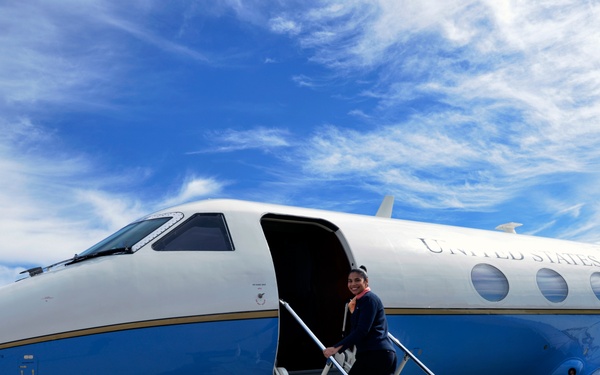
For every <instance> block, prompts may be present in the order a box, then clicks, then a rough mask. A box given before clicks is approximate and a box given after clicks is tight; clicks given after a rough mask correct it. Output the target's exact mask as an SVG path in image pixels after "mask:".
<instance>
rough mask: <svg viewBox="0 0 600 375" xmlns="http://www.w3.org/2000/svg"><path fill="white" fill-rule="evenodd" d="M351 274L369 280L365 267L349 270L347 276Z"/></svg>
mask: <svg viewBox="0 0 600 375" xmlns="http://www.w3.org/2000/svg"><path fill="white" fill-rule="evenodd" d="M353 272H354V273H357V274H359V275H360V276H361V277H362V278H363V279H365V280H367V279H368V278H369V275H367V267H365V266H360V267H358V268H353V269H351V270H350V272H348V274H351V273H353Z"/></svg>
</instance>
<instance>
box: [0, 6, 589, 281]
mask: <svg viewBox="0 0 600 375" xmlns="http://www.w3.org/2000/svg"><path fill="white" fill-rule="evenodd" d="M599 16H600V3H599V2H598V1H585V2H584V1H580V2H574V1H547V2H513V1H501V2H499V1H452V0H443V1H442V0H440V1H436V0H428V1H418V2H415V1H386V0H379V1H376V0H369V1H358V0H344V1H328V0H322V1H268V0H261V1H243V2H242V1H237V0H227V1H218V0H210V1H192V0H189V1H186V0H178V1H143V0H137V1H135V0H134V1H127V2H123V1H110V0H106V1H101V0H89V1H86V0H61V1H52V2H47V1H36V0H32V1H18V0H6V1H3V2H1V3H0V30H1V32H0V49H1V51H2V53H1V54H0V127H1V129H2V131H1V132H0V174H1V175H2V181H3V183H2V186H1V187H0V207H2V211H3V215H2V216H1V217H0V228H2V229H1V231H2V237H3V241H2V243H1V244H0V283H7V282H10V281H12V280H14V279H15V277H16V275H17V274H18V272H19V271H21V270H23V269H25V268H27V267H31V266H37V265H48V264H50V263H53V262H56V261H59V260H62V259H65V258H68V257H71V256H73V254H75V253H79V252H81V251H83V250H85V249H86V248H88V247H89V246H91V245H92V244H94V243H95V242H97V241H99V240H100V239H102V238H103V237H105V236H106V235H108V234H110V233H111V232H113V231H114V230H116V229H118V228H120V227H121V226H123V225H125V224H127V223H128V222H129V221H131V220H133V219H136V218H138V217H140V216H142V215H145V214H147V213H150V212H153V211H155V210H158V209H161V208H164V207H167V206H170V205H174V204H177V203H181V202H185V201H190V200H196V199H205V198H217V197H230V198H237V199H245V200H255V201H263V202H272V203H280V204H288V205H296V206H307V207H316V208H322V209H330V210H338V211H345V212H353V213H363V214H369V215H370V214H374V213H375V212H376V211H377V208H378V206H379V204H380V202H381V200H382V198H383V196H384V195H394V196H395V198H396V203H395V206H394V214H393V215H394V217H398V218H404V219H410V220H418V221H429V222H436V223H443V224H451V225H460V226H467V227H476V228H483V229H491V230H493V229H494V228H495V227H496V226H497V225H498V224H502V223H505V222H509V221H515V222H520V223H523V224H524V225H523V226H522V227H520V228H518V231H519V232H520V233H526V234H531V235H537V236H545V237H557V238H565V239H573V240H580V241H585V242H595V243H598V242H600V231H599V230H598V228H599V227H600V206H599V203H598V202H599V196H600V189H598V187H597V186H598V185H599V183H600V168H598V167H599V161H600V117H599V115H600V68H599V67H600V49H599V48H597V45H598V40H600V23H599V22H597V20H598V18H599Z"/></svg>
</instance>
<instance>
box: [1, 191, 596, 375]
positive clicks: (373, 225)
mask: <svg viewBox="0 0 600 375" xmlns="http://www.w3.org/2000/svg"><path fill="white" fill-rule="evenodd" d="M198 218H200V219H198ZM204 218H207V219H206V220H204ZM197 222H202V223H204V222H206V223H209V224H202V225H205V226H206V227H202V225H199V224H195V223H197ZM221 222H222V225H221V224H220V223H221ZM136 223H138V224H139V225H140V226H138V227H137V228H140V227H141V226H143V225H145V223H156V225H155V226H152V225H154V224H152V225H149V226H148V227H149V228H150V229H146V230H148V231H150V233H145V232H143V231H142V230H141V229H140V233H144V234H143V238H140V239H139V241H138V242H136V243H127V244H123V245H124V246H125V247H126V248H127V251H123V252H115V253H114V254H112V255H111V254H104V255H106V256H91V257H89V258H88V259H84V258H81V259H76V260H71V261H69V262H64V263H61V264H59V265H56V266H53V267H49V268H47V269H46V270H45V272H43V273H40V274H37V275H34V276H31V277H28V278H26V279H23V280H21V281H18V282H15V283H13V284H11V285H8V286H5V287H2V288H0V306H1V308H0V322H1V324H2V328H1V329H0V374H27V375H29V374H32V375H58V374H60V375H64V374H111V375H114V374H128V375H129V374H144V375H148V374H165V375H166V374H198V373H201V374H215V375H216V374H219V375H223V374H247V375H252V374H257V375H258V374H264V375H267V374H272V373H273V369H274V367H283V368H286V369H287V370H288V371H290V372H294V371H303V370H311V369H318V368H322V367H323V366H324V364H325V359H324V358H323V356H322V354H321V351H320V350H319V348H318V347H317V346H316V345H315V344H314V343H313V342H312V341H311V340H310V338H309V337H308V335H306V333H305V332H304V331H302V329H301V328H300V327H299V325H298V324H297V323H296V322H295V321H293V319H292V318H291V317H290V316H289V314H288V313H287V312H286V311H285V310H284V309H281V308H280V304H279V300H280V299H283V300H285V301H286V302H288V303H289V304H290V306H292V307H293V308H294V309H295V311H296V312H297V313H298V315H299V316H300V317H301V318H302V319H303V320H304V322H305V323H306V324H307V326H309V327H310V328H311V330H312V331H313V332H314V333H315V335H316V336H318V337H319V338H320V339H321V341H322V342H323V343H324V344H325V345H332V344H334V343H335V342H337V341H339V339H340V338H341V327H342V320H343V316H344V305H345V303H346V302H347V301H348V299H349V298H350V297H351V294H350V292H349V291H348V289H347V287H346V278H347V274H348V271H349V270H350V268H352V267H357V266H359V265H366V266H367V268H368V272H369V285H370V287H371V288H372V290H373V291H374V292H375V293H376V294H377V295H378V296H379V297H380V298H381V300H382V301H383V303H384V305H385V308H386V314H387V317H388V322H389V327H390V332H391V333H392V334H393V335H394V336H395V337H397V338H398V339H399V340H400V341H401V342H402V343H403V344H404V345H405V346H406V347H408V348H409V349H410V350H411V351H412V352H413V353H414V354H415V355H417V357H418V358H419V359H420V360H421V361H422V362H423V363H424V364H425V365H427V366H428V367H429V368H430V369H431V370H432V371H433V372H435V373H437V374H444V375H453V374H461V375H464V374H487V375H494V374H498V375H504V374H509V373H527V374H529V375H559V374H564V375H566V374H567V371H568V369H569V368H575V369H576V370H577V374H578V375H580V374H583V375H599V374H600V341H597V340H600V324H599V323H600V310H599V308H600V251H599V250H600V246H596V245H591V244H583V243H576V242H569V241H562V240H553V239H546V238H537V237H531V236H525V235H517V234H509V233H500V232H491V231H482V230H475V229H466V228H458V227H449V226H443V225H435V224H426V223H416V222H408V221H402V220H396V219H389V218H381V217H369V216H363V215H354V214H344V213H336V212H329V211H322V210H315V209H304V208H297V207H286V206H278V205H270V204H262V203H252V202H243V201H235V200H207V201H200V202H195V203H189V204H185V205H181V206H177V207H172V208H169V209H166V210H163V211H160V212H157V213H155V214H152V215H149V216H148V217H146V218H143V219H141V220H139V221H137V222H136ZM140 223H141V224H140ZM213 223H217V224H213ZM138 224H136V225H138ZM134 226H135V225H134ZM134 234H135V231H134ZM84 254H85V253H84ZM398 354H399V357H402V353H400V351H398ZM421 373H422V372H421V370H420V369H419V368H417V367H416V366H415V365H414V364H412V363H409V364H408V365H407V366H406V368H405V369H404V371H403V372H402V374H421Z"/></svg>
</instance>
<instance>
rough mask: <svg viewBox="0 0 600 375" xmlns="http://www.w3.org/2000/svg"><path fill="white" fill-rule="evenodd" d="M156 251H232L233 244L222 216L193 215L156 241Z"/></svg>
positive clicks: (154, 247)
mask: <svg viewBox="0 0 600 375" xmlns="http://www.w3.org/2000/svg"><path fill="white" fill-rule="evenodd" d="M152 248H153V249H154V250H158V251H210V250H233V243H232V242H231V237H230V236H229V231H228V230H227V225H226V224H225V218H224V217H223V215H222V214H213V213H209V214H204V213H203V214H195V215H193V216H192V217H190V218H189V219H188V220H187V221H185V222H184V223H183V224H181V225H180V226H179V227H177V228H175V229H174V230H173V231H172V232H171V233H168V234H167V235H166V236H165V237H164V238H162V239H160V240H158V241H156V242H155V243H154V244H153V245H152Z"/></svg>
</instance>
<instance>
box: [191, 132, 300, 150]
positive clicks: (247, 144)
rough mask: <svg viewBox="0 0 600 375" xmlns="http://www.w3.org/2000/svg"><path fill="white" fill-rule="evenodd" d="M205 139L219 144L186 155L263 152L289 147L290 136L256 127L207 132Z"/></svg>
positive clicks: (286, 133)
mask: <svg viewBox="0 0 600 375" xmlns="http://www.w3.org/2000/svg"><path fill="white" fill-rule="evenodd" d="M206 137H208V138H210V140H211V142H212V143H216V144H220V146H216V147H213V148H211V149H207V150H204V151H192V152H188V153H187V154H190V155H191V154H198V153H206V152H231V151H240V150H250V149H258V150H263V151H268V150H272V149H275V148H280V147H289V146H290V143H289V141H288V139H289V137H290V134H289V132H288V131H287V130H284V129H274V128H264V127H258V128H253V129H249V130H234V129H227V130H223V131H211V132H208V133H207V135H206Z"/></svg>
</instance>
